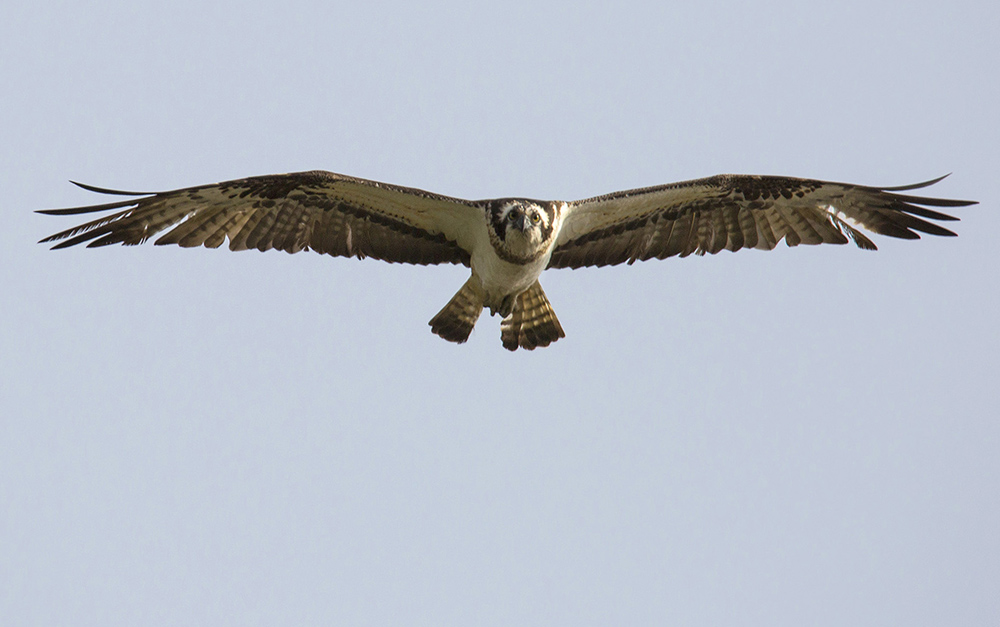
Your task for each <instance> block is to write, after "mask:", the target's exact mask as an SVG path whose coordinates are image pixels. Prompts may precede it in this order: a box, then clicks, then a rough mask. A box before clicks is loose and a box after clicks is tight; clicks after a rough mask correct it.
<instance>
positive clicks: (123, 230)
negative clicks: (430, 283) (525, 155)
mask: <svg viewBox="0 0 1000 627" xmlns="http://www.w3.org/2000/svg"><path fill="white" fill-rule="evenodd" d="M78 185H80V184H79V183H78ZM80 186H81V187H83V188H84V189H88V190H91V191H95V192H100V193H105V194H115V195H124V196H130V198H129V199H127V200H122V201H119V202H112V203H107V204H102V205H94V206H89V207H79V208H72V209H51V210H43V211H40V212H39V213H45V214H49V215H76V214H83V213H96V212H102V211H115V213H112V214H110V215H106V216H103V217H101V218H99V219H97V220H94V221H92V222H87V223H86V224H81V225H79V226H76V227H73V228H71V229H68V230H65V231H62V232H60V233H56V234H55V235H52V236H50V237H47V238H45V239H43V240H42V242H59V243H58V244H56V245H55V246H53V248H66V247H68V246H75V245H77V244H82V243H87V245H88V246H90V247H94V246H107V245H109V244H119V243H121V244H126V245H130V244H141V243H143V242H145V241H146V240H147V239H149V238H151V237H153V236H155V235H156V234H158V233H161V232H162V233H163V235H161V236H160V237H159V239H157V240H156V242H155V243H156V244H178V245H180V246H184V247H193V246H206V247H208V248H216V247H218V246H220V245H221V244H222V243H223V242H225V241H226V240H227V239H228V240H229V248H230V249H231V250H246V249H257V250H261V251H264V250H270V249H272V248H274V249H277V250H283V251H285V252H289V253H295V252H298V251H300V250H314V251H316V252H319V253H326V254H329V255H335V256H343V257H351V256H353V257H359V258H363V257H374V258H375V259H382V260H384V261H389V262H399V263H414V264H433V263H463V264H465V265H468V264H469V253H468V252H467V251H468V250H469V248H471V246H472V241H471V240H470V239H469V238H470V237H471V236H470V235H467V233H472V232H474V226H475V224H476V223H477V220H478V221H479V222H481V221H482V218H481V217H480V214H481V209H479V208H477V207H476V206H475V205H474V204H473V203H470V202H468V201H465V200H461V199H456V198H449V197H447V196H440V195H437V194H432V193H429V192H424V191H421V190H416V189H410V188H405V187H397V186H394V185H386V184H384V183H377V182H374V181H366V180H363V179H357V178H352V177H347V176H343V175H339V174H333V173H331V172H318V171H317V172H298V173H292V174H277V175H269V176H256V177H250V178H245V179H239V180H235V181H227V182H224V183H217V184H213V185H203V186H200V187H191V188H187V189H179V190H174V191H169V192H159V193H152V194H141V193H133V192H121V191H116V190H107V189H100V188H96V187H91V186H88V185H80Z"/></svg>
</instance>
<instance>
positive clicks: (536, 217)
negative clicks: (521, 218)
mask: <svg viewBox="0 0 1000 627" xmlns="http://www.w3.org/2000/svg"><path fill="white" fill-rule="evenodd" d="M541 220H542V216H540V215H538V212H537V211H536V212H535V213H533V214H531V221H532V222H533V223H535V224H538V223H539V222H541Z"/></svg>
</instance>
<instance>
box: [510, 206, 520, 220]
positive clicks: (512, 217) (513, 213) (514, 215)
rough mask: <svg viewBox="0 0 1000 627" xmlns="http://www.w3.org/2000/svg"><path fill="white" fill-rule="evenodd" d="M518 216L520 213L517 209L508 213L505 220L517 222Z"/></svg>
mask: <svg viewBox="0 0 1000 627" xmlns="http://www.w3.org/2000/svg"><path fill="white" fill-rule="evenodd" d="M520 215H521V212H520V211H518V210H517V209H511V210H510V213H508V214H507V219H508V220H510V221H511V222H513V221H514V220H517V218H518V216H520Z"/></svg>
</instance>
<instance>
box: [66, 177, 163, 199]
mask: <svg viewBox="0 0 1000 627" xmlns="http://www.w3.org/2000/svg"><path fill="white" fill-rule="evenodd" d="M70 183H72V184H73V185H76V186H77V187H80V188H82V189H85V190H87V191H88V192H97V193H98V194H113V195H115V196H149V195H151V194H154V193H155V192H127V191H124V190H121V189H108V188H106V187H96V186H94V185H87V184H86V183H81V182H79V181H74V180H70Z"/></svg>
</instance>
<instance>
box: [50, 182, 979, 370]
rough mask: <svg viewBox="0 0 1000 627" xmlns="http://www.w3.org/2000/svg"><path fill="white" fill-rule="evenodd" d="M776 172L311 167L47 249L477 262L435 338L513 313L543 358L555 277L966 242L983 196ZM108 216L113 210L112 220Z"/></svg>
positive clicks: (506, 331) (127, 217)
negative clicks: (659, 177)
mask: <svg viewBox="0 0 1000 627" xmlns="http://www.w3.org/2000/svg"><path fill="white" fill-rule="evenodd" d="M942 178H944V177H941V178H938V179H934V180H932V181H926V182H924V183H916V184H914V185H905V186H901V187H866V186H863V185H852V184H847V183H831V182H826V181H817V180H810V179H797V178H789V177H778V176H749V175H729V174H726V175H719V176H713V177H709V178H703V179H698V180H693V181H685V182H681V183H671V184H668V185H660V186H656V187H646V188H642V189H633V190H627V191H621V192H615V193H612V194H606V195H604V196H597V197H594V198H588V199H585V200H576V201H571V202H565V201H558V200H557V201H551V200H532V199H528V198H496V199H490V200H463V199H460V198H451V197H448V196H442V195H440V194H434V193H431V192H426V191H422V190H419V189H413V188H408V187H400V186H397V185H389V184H386V183H379V182H376V181H368V180H365V179H359V178H354V177H350V176H345V175H342V174H334V173H332V172H322V171H312V172H297V173H291V174H276V175H267V176H253V177H249V178H244V179H238V180H234V181H226V182H223V183H215V184H212V185H201V186H198V187H188V188H185V189H177V190H173V191H167V192H149V193H142V192H124V191H120V190H112V189H102V188H99V187H93V186H91V185H84V184H81V183H76V184H77V185H79V186H80V187H82V188H84V189H86V190H89V191H93V192H98V193H102V194H111V195H115V196H125V197H126V198H125V199H124V200H117V201H115V202H108V203H105V204H99V205H91V206H86V207H75V208H70V209H48V210H42V211H39V213H44V214H48V215H60V216H65V215H79V214H91V213H102V212H105V215H103V216H101V217H99V218H97V219H96V220H93V221H92V222H87V223H85V224H81V225H79V226H75V227H73V228H71V229H67V230H65V231H61V232H59V233H56V234H55V235H51V236H49V237H46V238H45V239H43V240H42V243H44V242H57V243H56V244H55V245H54V246H53V248H66V247H69V246H75V245H77V244H82V243H87V245H88V246H89V247H94V246H107V245H108V244H119V243H120V244H125V245H134V244H141V243H143V242H145V241H146V240H147V239H149V238H151V237H153V236H154V235H157V234H159V233H163V234H162V235H160V236H159V238H158V239H157V240H156V244H178V245H179V246H182V247H192V246H205V247H208V248H216V247H218V246H220V245H222V244H223V243H224V242H225V241H226V240H227V239H228V240H229V248H230V250H247V249H257V250H260V251H265V250H270V249H272V248H273V249H277V250H283V251H285V252H289V253H296V252H299V251H302V250H313V251H315V252H318V253H325V254H328V255H333V256H338V257H358V258H359V259H363V258H365V257H372V258H374V259H381V260H383V261H388V262H390V263H411V264H422V265H423V264H441V263H452V264H459V263H460V264H463V265H465V266H467V267H469V268H470V269H471V271H472V275H471V276H470V277H469V279H468V280H467V281H466V282H465V285H463V286H462V288H461V289H460V290H459V291H458V293H456V294H455V296H454V297H453V298H452V299H451V300H450V301H449V302H448V304H447V305H445V306H444V308H443V309H442V310H441V311H440V312H438V314H437V315H435V316H434V317H433V318H432V319H431V321H430V326H431V331H432V332H434V333H436V334H437V335H439V336H441V337H442V338H444V339H446V340H449V341H451V342H458V343H462V342H465V341H466V340H467V339H468V338H469V335H470V334H471V333H472V329H473V327H474V326H475V324H476V321H477V320H478V319H479V316H480V314H481V313H482V311H483V309H484V308H489V310H490V313H491V314H494V315H495V314H499V315H500V317H501V323H500V339H501V342H502V343H503V346H504V348H507V349H509V350H512V351H513V350H517V349H518V348H519V347H520V348H524V349H527V350H532V349H534V348H537V347H540V346H548V345H549V344H551V343H552V342H555V341H556V340H558V339H559V338H561V337H565V333H564V332H563V329H562V325H560V324H559V320H558V319H557V318H556V315H555V312H554V311H553V310H552V306H551V305H550V304H549V300H548V298H547V297H546V296H545V292H543V291H542V286H541V285H540V284H539V282H538V278H539V276H540V275H541V274H542V271H544V270H546V269H548V268H581V267H584V266H611V265H617V264H620V263H623V262H624V263H629V264H632V263H634V262H636V261H646V260H647V259H654V258H655V259H665V258H667V257H673V256H680V257H686V256H688V255H690V254H692V253H694V254H697V255H703V254H705V253H709V254H713V255H714V254H715V253H718V252H719V251H722V250H729V251H736V250H740V249H742V248H757V249H761V250H771V249H773V248H774V247H775V246H777V245H778V243H779V242H780V241H782V240H784V241H785V243H786V244H787V245H788V246H798V245H799V244H846V243H847V242H848V240H851V241H853V242H854V243H855V244H857V245H858V246H859V247H860V248H863V249H867V250H875V244H873V243H872V241H871V240H870V239H868V237H867V236H866V235H865V234H864V233H862V230H866V231H871V232H873V233H878V234H880V235H888V236H890V237H898V238H903V239H918V238H919V237H920V236H919V234H918V232H920V233H927V234H931V235H955V233H953V232H952V231H949V230H948V229H945V228H943V227H941V226H939V225H938V224H936V223H934V222H931V220H935V221H949V220H957V219H958V218H955V217H953V216H950V215H946V214H944V213H941V212H939V211H936V210H934V209H931V208H930V207H964V206H967V205H972V204H975V202H974V201H967V200H950V199H944V198H928V197H923V196H913V195H910V194H908V193H906V192H911V191H912V190H916V189H921V188H924V187H928V186H930V185H933V184H934V183H937V182H938V181H940V180H941V179H942ZM107 212H110V213H107Z"/></svg>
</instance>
